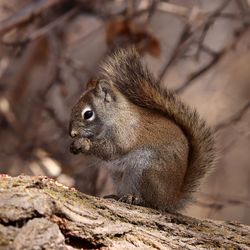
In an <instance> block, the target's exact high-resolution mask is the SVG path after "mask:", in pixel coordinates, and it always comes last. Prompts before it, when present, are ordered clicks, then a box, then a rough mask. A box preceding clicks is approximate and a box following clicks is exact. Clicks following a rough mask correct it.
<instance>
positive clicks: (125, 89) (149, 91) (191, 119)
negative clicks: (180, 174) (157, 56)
mask: <svg viewBox="0 0 250 250" xmlns="http://www.w3.org/2000/svg"><path fill="white" fill-rule="evenodd" d="M102 76H103V78H104V79H106V80H107V81H108V82H112V83H113V84H114V85H115V87H117V88H118V90H119V91H121V93H123V94H124V95H125V96H126V97H127V98H128V99H129V101H131V102H132V103H134V104H135V105H138V106H141V107H144V108H146V109H149V110H151V112H158V113H160V114H161V115H162V116H164V117H165V118H166V119H170V120H172V121H173V122H174V123H175V124H176V125H177V126H179V127H180V128H181V129H182V131H183V132H184V134H185V136H186V137H187V139H188V142H189V147H190V150H189V151H190V152H189V159H188V168H187V171H186V174H185V178H184V180H183V183H182V189H181V193H182V195H181V196H182V198H184V199H186V198H189V195H190V194H191V193H192V192H193V191H195V189H196V187H197V186H198V185H199V182H200V180H201V179H202V178H203V177H204V176H205V174H206V173H207V172H208V171H209V170H211V168H212V166H213V164H214V160H215V145H214V137H213V134H212V132H211V130H210V128H209V127H208V126H207V125H206V123H205V121H204V120H203V119H201V118H200V117H199V115H198V113H197V112H196V111H195V110H193V109H192V108H190V107H189V106H187V105H186V104H184V103H183V102H182V101H181V100H180V99H179V98H178V97H177V96H176V95H175V94H174V93H173V92H172V91H170V90H167V89H162V88H161V87H160V84H159V82H157V81H156V80H155V79H154V77H153V76H152V74H151V73H150V72H149V71H148V69H147V67H145V66H144V65H142V63H141V61H140V59H139V55H138V53H137V52H136V51H135V49H133V48H132V49H130V50H129V51H125V50H119V51H117V52H116V54H115V55H114V56H113V57H110V58H109V59H108V60H107V61H106V62H105V63H104V64H103V65H102ZM166 138H167V137H162V141H163V142H164V141H165V140H167V139H166Z"/></svg>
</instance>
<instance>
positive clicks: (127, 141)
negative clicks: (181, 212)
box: [70, 49, 215, 211]
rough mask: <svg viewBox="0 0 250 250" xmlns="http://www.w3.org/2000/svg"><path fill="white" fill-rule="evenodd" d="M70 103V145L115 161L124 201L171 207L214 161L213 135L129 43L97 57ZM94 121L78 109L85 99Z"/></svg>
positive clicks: (177, 205)
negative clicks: (95, 70)
mask: <svg viewBox="0 0 250 250" xmlns="http://www.w3.org/2000/svg"><path fill="white" fill-rule="evenodd" d="M88 86H89V89H88V90H87V91H86V92H85V93H84V94H83V96H82V97H81V98H80V100H79V101H78V103H77V104H76V105H75V107H74V108H73V110H72V115H71V123H70V133H71V136H72V137H74V139H75V140H74V142H73V143H72V147H71V150H72V152H76V153H78V152H82V153H85V154H92V155H95V156H97V157H99V158H101V159H103V160H106V161H110V164H111V165H112V166H113V167H112V168H111V174H112V176H113V178H114V181H115V184H116V187H117V194H118V196H119V198H121V199H122V200H123V201H129V202H131V198H130V196H131V195H132V196H134V197H135V198H136V199H134V201H133V203H136V204H141V205H145V206H149V207H154V208H157V209H160V210H168V211H173V210H176V209H179V208H181V207H182V206H183V205H184V201H185V200H187V199H188V198H189V196H190V194H191V193H192V192H193V191H194V190H195V188H196V187H197V186H198V184H199V181H200V179H201V178H202V177H204V175H205V174H206V172H207V171H208V170H209V169H211V167H212V165H213V161H214V152H215V149H214V140H213V136H212V133H211V131H210V129H209V128H208V127H207V126H206V124H205V122H204V121H203V120H202V119H201V118H200V117H199V116H198V114H197V112H196V111H194V110H192V109H191V108H190V107H188V106H187V105H185V104H184V103H182V102H181V101H180V100H179V99H178V98H177V97H176V96H175V95H174V94H173V93H172V92H171V91H169V90H163V89H161V88H160V85H159V83H158V82H157V81H156V80H155V79H154V78H153V76H152V75H151V74H150V73H149V71H148V70H147V68H146V67H145V66H143V65H142V63H141V62H140V60H139V56H138V54H137V53H136V51H135V50H134V49H131V50H129V51H125V50H119V51H117V53H115V54H114V55H113V56H111V57H110V58H108V60H107V61H106V62H105V63H104V64H103V65H102V75H101V78H100V80H98V81H95V82H92V83H91V84H89V85H88ZM88 105H89V106H91V109H92V110H93V111H94V112H95V114H96V118H95V120H94V121H92V122H90V121H85V120H84V119H83V117H82V115H81V112H82V110H84V108H85V107H86V106H88Z"/></svg>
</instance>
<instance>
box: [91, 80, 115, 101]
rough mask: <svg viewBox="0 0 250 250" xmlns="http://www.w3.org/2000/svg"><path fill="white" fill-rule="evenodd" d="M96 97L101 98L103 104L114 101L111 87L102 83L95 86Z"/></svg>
mask: <svg viewBox="0 0 250 250" xmlns="http://www.w3.org/2000/svg"><path fill="white" fill-rule="evenodd" d="M96 95H97V96H99V97H101V98H102V99H103V100H104V101H105V102H111V101H115V100H116V97H115V93H114V91H113V89H112V86H111V85H110V84H109V83H107V82H104V81H99V82H98V83H97V84H96Z"/></svg>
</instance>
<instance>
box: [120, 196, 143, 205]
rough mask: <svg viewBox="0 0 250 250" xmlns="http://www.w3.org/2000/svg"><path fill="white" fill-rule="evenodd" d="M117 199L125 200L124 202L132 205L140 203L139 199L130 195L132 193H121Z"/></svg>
mask: <svg viewBox="0 0 250 250" xmlns="http://www.w3.org/2000/svg"><path fill="white" fill-rule="evenodd" d="M119 201H121V202H125V203H128V204H133V205H141V203H142V202H141V199H140V198H138V197H136V196H134V195H132V194H126V195H123V196H122V197H121V198H120V199H119Z"/></svg>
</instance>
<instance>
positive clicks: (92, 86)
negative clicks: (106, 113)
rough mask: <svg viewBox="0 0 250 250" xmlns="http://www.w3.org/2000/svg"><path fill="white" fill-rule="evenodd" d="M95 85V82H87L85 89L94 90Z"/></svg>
mask: <svg viewBox="0 0 250 250" xmlns="http://www.w3.org/2000/svg"><path fill="white" fill-rule="evenodd" d="M96 84H97V80H93V79H91V80H89V81H88V83H87V85H86V89H90V88H95V87H96Z"/></svg>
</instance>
